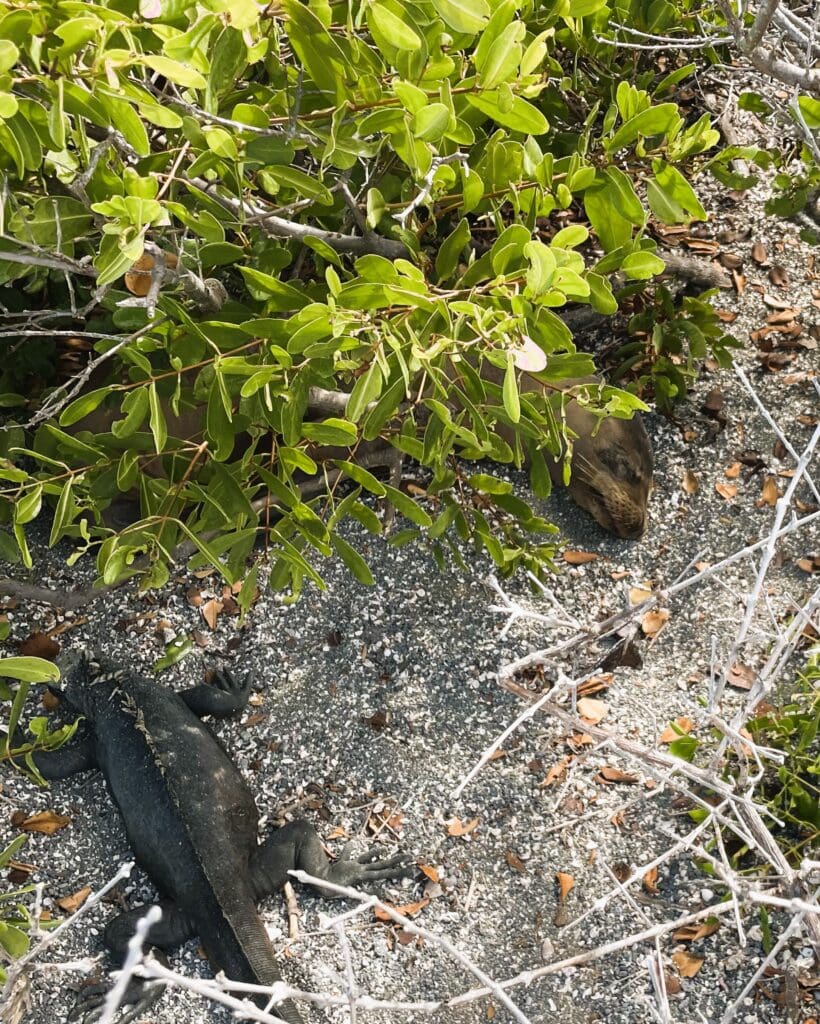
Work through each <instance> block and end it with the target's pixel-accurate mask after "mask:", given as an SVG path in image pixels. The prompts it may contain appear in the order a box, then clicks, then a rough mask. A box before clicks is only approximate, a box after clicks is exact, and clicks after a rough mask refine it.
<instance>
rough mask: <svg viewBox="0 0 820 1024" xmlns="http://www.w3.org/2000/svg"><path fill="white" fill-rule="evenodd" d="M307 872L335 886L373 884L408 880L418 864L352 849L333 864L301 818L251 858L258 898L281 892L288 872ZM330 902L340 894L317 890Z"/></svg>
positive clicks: (269, 839) (264, 843)
mask: <svg viewBox="0 0 820 1024" xmlns="http://www.w3.org/2000/svg"><path fill="white" fill-rule="evenodd" d="M292 870H296V871H305V872H306V873H307V874H309V875H313V876H314V878H321V879H324V880H325V881H328V882H332V883H333V884H334V885H365V886H366V885H370V883H371V882H376V881H379V880H381V879H385V878H407V877H410V876H411V875H413V874H415V870H416V869H415V865H414V864H413V863H412V861H410V860H409V859H408V857H407V856H406V855H405V854H403V853H398V854H396V855H394V856H393V857H387V858H385V859H382V860H379V859H376V858H375V857H374V855H373V853H372V852H370V853H364V854H360V855H358V856H355V855H353V854H352V853H351V852H349V851H348V850H345V851H344V852H343V853H342V856H341V857H340V858H339V859H338V860H336V861H332V862H331V861H329V860H328V858H327V856H326V855H325V851H324V850H323V849H322V844H321V842H320V840H319V836H318V835H317V834H316V831H315V829H314V828H312V827H311V825H309V824H308V822H306V821H304V820H302V819H298V820H297V821H293V822H290V824H288V825H285V826H284V827H283V828H280V829H278V830H277V831H276V832H273V833H272V834H271V835H270V836H268V838H267V839H266V840H265V841H264V842H263V843H262V844H261V845H260V846H258V847H257V848H256V850H255V851H254V853H253V854H252V856H251V880H252V882H253V886H254V893H255V896H256V898H257V899H258V900H259V899H262V898H263V897H264V896H269V895H271V894H272V893H274V892H277V891H278V890H279V889H281V888H282V886H283V885H284V884H285V882H287V881H288V871H292ZM316 888H317V889H318V890H319V892H320V893H321V894H322V895H323V896H325V897H327V898H328V899H336V898H337V897H338V894H337V893H335V892H333V891H332V890H330V889H325V888H324V887H323V886H321V885H317V887H316Z"/></svg>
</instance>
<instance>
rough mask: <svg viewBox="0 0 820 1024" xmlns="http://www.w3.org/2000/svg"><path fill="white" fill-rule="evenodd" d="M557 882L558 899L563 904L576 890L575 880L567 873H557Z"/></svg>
mask: <svg viewBox="0 0 820 1024" xmlns="http://www.w3.org/2000/svg"><path fill="white" fill-rule="evenodd" d="M555 881H556V883H557V885H558V899H559V900H561V901H562V902H563V901H565V900H566V898H567V896H569V894H570V893H571V892H572V890H573V889H574V888H575V879H574V878H573V877H572V875H568V874H567V873H566V872H565V871H556V872H555Z"/></svg>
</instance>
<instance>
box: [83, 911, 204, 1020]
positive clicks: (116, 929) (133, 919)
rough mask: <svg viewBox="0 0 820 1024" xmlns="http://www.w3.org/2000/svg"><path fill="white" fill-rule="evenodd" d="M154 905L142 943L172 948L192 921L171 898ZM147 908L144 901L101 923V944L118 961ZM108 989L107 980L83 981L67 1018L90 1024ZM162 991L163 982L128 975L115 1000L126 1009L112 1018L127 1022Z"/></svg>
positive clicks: (191, 932) (100, 1010)
mask: <svg viewBox="0 0 820 1024" xmlns="http://www.w3.org/2000/svg"><path fill="white" fill-rule="evenodd" d="M158 906H159V908H160V910H161V911H162V917H161V918H160V919H159V921H156V922H155V923H154V924H152V925H151V927H150V928H149V929H148V933H147V935H146V939H145V945H146V946H154V947H156V948H158V949H160V950H166V949H173V948H174V947H175V946H180V945H182V943H183V942H185V940H186V939H189V938H191V936H193V935H195V934H196V932H195V928H194V926H193V924H192V923H191V922H190V921H189V920H188V918H187V917H186V915H185V914H184V913H183V912H182V911H181V910H180V909H179V907H177V906H176V904H175V903H173V902H172V901H171V900H161V901H160V903H159V904H158ZM150 909H151V908H150V905H148V904H146V905H144V906H141V907H134V908H133V909H132V910H126V911H124V912H123V913H122V914H118V915H117V916H116V917H114V918H112V919H111V920H110V921H109V922H108V924H107V925H106V926H105V932H104V941H105V944H106V946H107V947H108V949H109V950H111V952H112V954H113V955H114V957H115V958H116V960H117V962H118V963H122V962H124V960H125V958H126V956H127V954H128V944H129V942H130V941H131V938H132V937H133V935H134V934H135V932H136V930H137V924H138V923H139V922H140V921H141V920H142V919H143V918H144V917H145V915H146V914H147V913H148V911H149V910H150ZM159 958H160V959H161V960H162V961H163V962H164V963H167V961H166V960H165V957H164V956H163V955H161V954H160V957H159ZM110 990H111V986H110V984H108V983H107V982H104V981H101V982H92V983H90V984H88V985H85V986H84V987H83V989H82V991H81V993H80V997H79V999H78V1001H77V1003H76V1005H75V1006H74V1008H73V1009H72V1010H71V1013H70V1014H69V1016H68V1019H69V1021H77V1022H80V1024H92V1022H93V1021H96V1020H98V1019H99V1018H100V1017H101V1016H102V1014H103V1012H104V1009H105V1001H106V998H107V996H108V993H109V991H110ZM164 991H165V984H164V982H151V983H150V984H146V983H145V982H143V981H141V980H140V979H139V978H132V979H131V980H130V981H129V983H128V985H127V986H126V988H125V991H124V992H123V993H122V996H121V998H120V1000H119V1004H120V1006H127V1007H128V1009H127V1010H125V1012H123V1013H121V1014H120V1016H119V1017H117V1018H116V1024H130V1022H131V1021H133V1020H136V1019H137V1018H138V1017H142V1016H143V1015H144V1014H145V1012H146V1011H147V1010H148V1009H149V1008H150V1007H151V1006H153V1005H154V1003H155V1002H156V1001H157V1000H158V999H159V997H160V996H161V995H162V993H163V992H164Z"/></svg>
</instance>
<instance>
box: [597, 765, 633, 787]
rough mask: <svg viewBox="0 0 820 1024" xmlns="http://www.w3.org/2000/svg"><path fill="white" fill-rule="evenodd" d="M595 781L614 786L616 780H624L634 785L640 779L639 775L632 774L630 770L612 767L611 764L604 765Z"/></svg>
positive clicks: (628, 784) (629, 784) (627, 783)
mask: <svg viewBox="0 0 820 1024" xmlns="http://www.w3.org/2000/svg"><path fill="white" fill-rule="evenodd" d="M595 781H596V782H600V783H601V784H602V785H605V786H612V785H614V784H615V783H616V782H623V783H625V784H626V785H627V786H634V785H635V783H636V782H637V781H638V776H637V775H630V773H629V772H622V771H621V770H620V768H610V766H609V765H604V767H603V768H602V769H601V770H600V771H599V772H598V774H597V775H596V776H595Z"/></svg>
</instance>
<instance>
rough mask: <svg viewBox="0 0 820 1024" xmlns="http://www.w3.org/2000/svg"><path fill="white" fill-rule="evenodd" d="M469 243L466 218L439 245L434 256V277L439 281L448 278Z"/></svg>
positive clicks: (468, 226)
mask: <svg viewBox="0 0 820 1024" xmlns="http://www.w3.org/2000/svg"><path fill="white" fill-rule="evenodd" d="M469 241H470V225H469V222H468V221H467V218H466V217H462V219H461V220H460V221H459V222H458V224H457V225H456V226H455V228H453V230H452V231H451V232H450V234H449V235H448V236H447V237H446V238H445V239H444V241H443V242H442V243H441V247H440V248H439V251H438V253H437V254H436V275H437V277H438V280H439V281H443V280H444V279H445V278H448V277H449V276H450V275H451V274H452V273H453V272H454V271H455V269H456V266H457V264H458V258H459V256H460V255H461V254H462V252H463V251H464V249H465V248H466V247H467V244H468V242H469Z"/></svg>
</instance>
